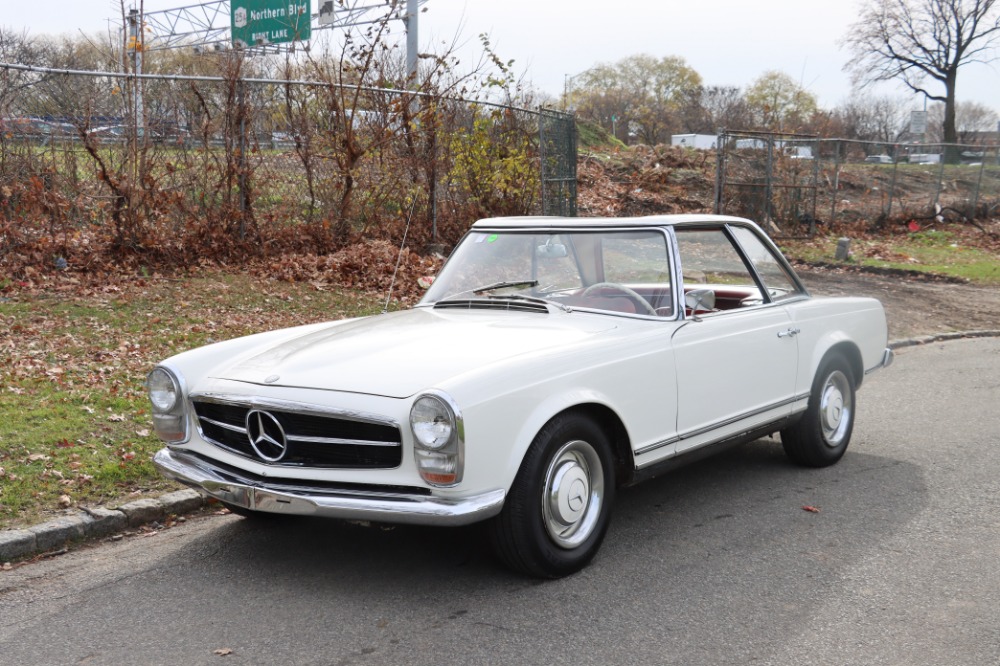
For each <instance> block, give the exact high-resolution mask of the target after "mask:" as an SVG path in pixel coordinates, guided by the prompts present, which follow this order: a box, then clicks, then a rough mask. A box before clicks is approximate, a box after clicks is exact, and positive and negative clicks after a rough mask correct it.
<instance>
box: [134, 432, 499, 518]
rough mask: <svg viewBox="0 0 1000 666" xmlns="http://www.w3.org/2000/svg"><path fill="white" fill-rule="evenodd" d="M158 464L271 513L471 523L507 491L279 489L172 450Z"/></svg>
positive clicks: (221, 496) (231, 500) (219, 495)
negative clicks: (448, 495) (452, 494)
mask: <svg viewBox="0 0 1000 666" xmlns="http://www.w3.org/2000/svg"><path fill="white" fill-rule="evenodd" d="M153 464H154V465H155V466H156V468H157V469H158V470H159V471H160V473H161V474H163V475H164V476H166V477H167V478H170V479H174V480H176V481H180V482H181V483H183V484H185V485H187V486H190V487H192V488H194V489H195V490H197V491H198V492H200V493H203V494H205V495H208V496H209V497H214V498H215V499H217V500H219V501H221V502H225V503H226V504H233V505H235V506H240V507H244V508H247V509H252V510H254V511H263V512H266V513H287V514H290V515H299V516H324V517H328V518H344V519H349V520H373V521H377V522H386V523H411V524H416V525H468V524H470V523H475V522H478V521H480V520H485V519H486V518H490V517H492V516H495V515H497V514H498V513H500V509H501V508H503V501H504V496H505V492H504V491H503V490H502V489H498V490H493V491H490V492H488V493H483V494H481V495H474V496H472V497H465V498H462V499H457V500H448V499H442V498H440V497H429V496H426V495H405V494H400V493H385V494H384V495H382V494H378V493H352V492H350V491H344V492H329V493H327V492H322V491H317V490H311V489H303V490H301V491H300V490H298V489H295V490H294V491H289V490H285V489H282V490H276V489H274V488H269V487H268V485H267V482H266V481H262V482H259V483H258V482H256V481H254V482H251V481H233V480H232V479H231V478H227V477H229V476H230V475H228V474H227V475H223V473H222V472H221V471H220V470H218V469H216V468H214V467H213V466H212V465H211V464H210V463H208V462H207V461H205V460H203V459H200V458H196V457H194V456H191V455H187V454H184V453H182V452H180V451H171V450H170V449H161V450H160V451H158V452H157V454H156V455H155V456H154V457H153Z"/></svg>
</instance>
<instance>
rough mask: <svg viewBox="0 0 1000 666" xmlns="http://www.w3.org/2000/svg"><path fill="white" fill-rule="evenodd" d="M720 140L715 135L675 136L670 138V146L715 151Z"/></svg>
mask: <svg viewBox="0 0 1000 666" xmlns="http://www.w3.org/2000/svg"><path fill="white" fill-rule="evenodd" d="M718 140H719V138H718V137H717V136H715V135H714V134H673V135H671V137H670V145H671V146H684V147H685V148H695V149H697V150H715V149H716V148H717V147H718V146H717V143H718Z"/></svg>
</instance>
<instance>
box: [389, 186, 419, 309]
mask: <svg viewBox="0 0 1000 666" xmlns="http://www.w3.org/2000/svg"><path fill="white" fill-rule="evenodd" d="M416 207H417V198H416V197H413V204H412V205H411V206H410V213H409V215H407V216H406V228H404V229H403V242H402V243H400V244H399V256H397V257H396V268H394V269H393V271H392V280H390V281H389V293H388V294H386V295H385V305H383V306H382V314H385V313H387V312H388V311H389V301H390V300H391V299H392V288H393V287H394V286H395V285H396V273H398V272H399V264H400V263H401V262H402V261H403V250H404V249H405V248H406V235H407V234H408V233H410V220H412V219H413V209H414V208H416Z"/></svg>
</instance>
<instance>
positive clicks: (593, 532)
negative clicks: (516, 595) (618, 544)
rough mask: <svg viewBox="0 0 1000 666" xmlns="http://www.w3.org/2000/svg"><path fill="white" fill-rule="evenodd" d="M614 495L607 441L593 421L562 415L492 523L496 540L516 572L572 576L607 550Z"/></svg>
mask: <svg viewBox="0 0 1000 666" xmlns="http://www.w3.org/2000/svg"><path fill="white" fill-rule="evenodd" d="M614 494H615V475H614V460H613V458H612V455H611V448H610V445H609V443H608V439H607V436H606V435H605V434H604V432H603V431H602V430H601V428H600V427H599V426H598V425H597V424H596V423H594V422H593V421H592V420H590V419H588V418H586V417H583V416H579V415H572V414H569V415H567V414H564V415H560V416H557V417H556V418H554V419H552V420H551V421H549V422H548V423H547V424H546V425H545V427H543V428H542V429H541V431H539V433H538V435H537V436H536V437H535V440H534V441H533V442H532V444H531V446H530V447H529V449H528V452H527V453H526V454H525V457H524V460H523V461H522V462H521V468H520V470H519V471H518V473H517V477H516V478H515V479H514V484H513V486H511V490H510V493H509V495H508V496H507V500H506V502H505V503H504V508H503V511H502V512H501V513H500V515H499V516H497V517H496V518H494V519H493V521H492V522H491V523H490V525H489V534H490V541H491V542H492V544H493V548H494V550H495V551H496V553H497V555H498V556H499V557H500V559H501V560H502V561H503V562H504V563H505V564H507V566H509V567H511V568H512V569H514V570H516V571H520V572H522V573H526V574H529V575H532V576H538V577H541V578H559V577H561V576H566V575H569V574H571V573H574V572H576V571H579V570H580V569H582V568H583V567H584V566H586V564H587V563H588V562H590V560H591V559H592V558H593V557H594V555H595V554H596V553H597V550H598V548H600V545H601V541H603V539H604V534H605V532H606V531H607V529H608V524H609V522H610V515H611V505H612V503H613V501H614Z"/></svg>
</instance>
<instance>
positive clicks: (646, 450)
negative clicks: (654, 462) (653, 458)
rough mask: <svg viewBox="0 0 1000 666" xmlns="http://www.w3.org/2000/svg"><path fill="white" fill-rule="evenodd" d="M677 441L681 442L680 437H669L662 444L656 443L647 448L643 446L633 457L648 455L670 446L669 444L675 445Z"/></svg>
mask: <svg viewBox="0 0 1000 666" xmlns="http://www.w3.org/2000/svg"><path fill="white" fill-rule="evenodd" d="M679 441H681V438H680V437H671V438H670V439H665V440H663V441H662V442H656V443H655V444H649V445H647V446H644V447H642V448H641V449H636V451H635V454H634V455H637V456H641V455H643V454H646V453H650V452H651V451H655V450H657V449H662V448H663V447H664V446H670V445H671V444H676V443H677V442H679Z"/></svg>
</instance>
